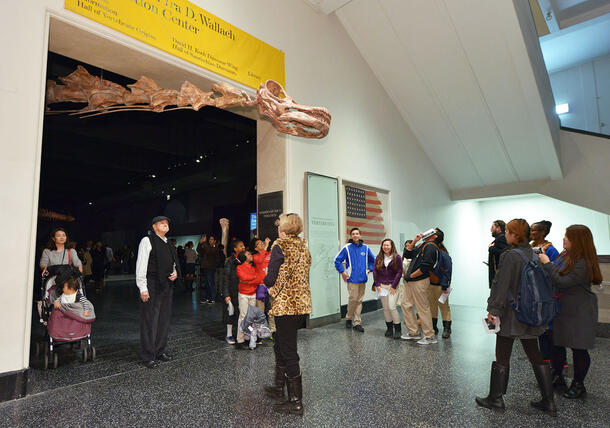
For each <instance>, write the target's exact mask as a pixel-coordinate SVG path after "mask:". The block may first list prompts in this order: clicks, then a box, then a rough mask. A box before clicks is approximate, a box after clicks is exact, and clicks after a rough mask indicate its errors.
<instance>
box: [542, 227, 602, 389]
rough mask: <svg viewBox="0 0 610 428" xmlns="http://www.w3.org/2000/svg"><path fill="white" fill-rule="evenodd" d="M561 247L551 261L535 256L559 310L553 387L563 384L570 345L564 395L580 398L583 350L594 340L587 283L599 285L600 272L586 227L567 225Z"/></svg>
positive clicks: (593, 305)
mask: <svg viewBox="0 0 610 428" xmlns="http://www.w3.org/2000/svg"><path fill="white" fill-rule="evenodd" d="M563 248H564V249H565V251H564V252H563V253H561V254H560V256H559V257H558V258H557V259H556V260H555V262H554V263H551V261H550V258H549V256H548V255H546V254H539V255H538V257H539V258H540V261H541V262H542V264H543V268H544V269H545V270H546V271H547V272H548V273H549V275H550V276H551V280H552V282H553V285H554V286H555V287H556V289H557V290H558V296H557V297H558V298H559V313H558V314H557V316H556V317H555V319H554V320H553V372H554V373H553V374H554V377H553V386H555V387H565V386H566V383H565V380H564V379H563V375H562V371H563V362H564V361H565V360H566V347H569V348H572V355H573V357H574V379H573V380H572V384H571V385H570V389H568V391H567V392H566V393H565V394H564V397H566V398H580V397H584V396H585V395H586V394H587V391H586V389H585V385H584V380H585V376H587V372H588V370H589V365H590V364H591V357H590V356H589V352H588V351H587V349H591V348H593V345H594V343H595V325H596V322H597V296H596V295H595V294H594V293H593V292H592V291H591V284H594V285H599V284H601V282H602V275H601V271H600V269H599V263H598V261H597V251H596V250H595V244H594V243H593V235H592V234H591V230H589V228H588V227H587V226H584V225H581V224H575V225H572V226H570V227H568V228H567V229H566V233H565V236H564V238H563Z"/></svg>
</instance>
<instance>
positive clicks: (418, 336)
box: [400, 334, 421, 340]
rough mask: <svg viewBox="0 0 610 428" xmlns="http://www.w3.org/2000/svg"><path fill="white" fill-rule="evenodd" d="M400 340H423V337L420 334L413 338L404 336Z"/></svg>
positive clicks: (408, 335)
mask: <svg viewBox="0 0 610 428" xmlns="http://www.w3.org/2000/svg"><path fill="white" fill-rule="evenodd" d="M400 338H401V339H402V340H419V339H421V336H420V335H419V334H416V335H415V336H411V335H410V334H403V335H402V336H400Z"/></svg>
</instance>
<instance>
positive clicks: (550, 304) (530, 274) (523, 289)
mask: <svg viewBox="0 0 610 428" xmlns="http://www.w3.org/2000/svg"><path fill="white" fill-rule="evenodd" d="M514 251H516V252H517V253H518V254H519V255H520V256H521V258H523V260H525V266H523V269H521V282H520V287H519V295H518V296H517V299H515V298H514V297H513V295H512V294H511V293H510V292H509V293H508V297H509V299H510V303H511V305H512V307H513V309H514V311H515V316H516V317H517V319H518V320H519V321H520V322H522V323H523V324H527V325H529V326H532V327H540V326H546V325H548V324H549V323H550V322H551V321H553V318H555V312H556V304H555V298H554V297H553V283H552V282H551V278H550V277H549V275H548V274H547V273H546V271H545V270H544V269H543V268H542V265H541V264H540V261H539V260H538V255H537V254H535V253H534V255H533V257H532V259H528V258H527V256H526V255H525V253H524V252H523V251H522V250H520V249H518V248H515V249H514Z"/></svg>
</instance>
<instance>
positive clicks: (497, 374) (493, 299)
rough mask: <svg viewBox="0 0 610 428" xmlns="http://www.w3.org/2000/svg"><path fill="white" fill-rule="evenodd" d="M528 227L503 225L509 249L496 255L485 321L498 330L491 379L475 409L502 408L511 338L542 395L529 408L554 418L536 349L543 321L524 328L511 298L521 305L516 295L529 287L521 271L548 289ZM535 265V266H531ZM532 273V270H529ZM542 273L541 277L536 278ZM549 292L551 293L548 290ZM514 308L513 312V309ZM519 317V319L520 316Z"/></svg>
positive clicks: (546, 371)
mask: <svg viewBox="0 0 610 428" xmlns="http://www.w3.org/2000/svg"><path fill="white" fill-rule="evenodd" d="M529 236H530V227H529V224H528V223H527V221H525V220H523V219H514V220H511V221H510V222H509V223H508V224H507V225H506V242H507V243H508V244H509V245H510V248H509V249H507V250H506V251H505V252H503V253H502V255H501V256H500V263H499V266H498V272H497V273H496V276H495V278H494V281H493V283H492V286H491V292H490V296H489V299H488V300H487V311H488V312H489V313H488V315H487V321H488V322H489V323H496V322H498V320H499V322H500V331H499V332H498V333H497V334H496V361H494V362H493V363H492V365H491V380H490V385H489V394H488V395H487V397H476V403H477V404H478V405H479V406H482V407H486V408H488V409H494V408H499V409H504V408H505V406H504V399H503V397H502V396H503V395H504V394H506V391H507V387H508V377H509V370H510V355H511V352H512V349H513V342H514V341H515V339H519V340H520V341H521V345H522V346H523V350H524V351H525V354H526V355H527V358H528V359H529V361H530V363H531V364H532V368H533V369H534V374H535V376H536V380H537V382H538V386H539V387H540V390H541V392H542V399H541V400H539V401H531V402H530V405H531V406H533V407H535V408H536V409H539V410H542V411H544V412H546V413H548V414H550V415H551V416H556V415H557V408H556V406H555V400H554V398H553V384H552V381H553V378H552V375H551V371H550V368H549V366H548V365H546V364H544V362H543V360H542V354H541V353H540V349H539V348H538V336H540V335H541V334H542V333H544V330H545V329H546V325H545V324H544V323H545V322H547V321H546V320H540V323H541V324H540V325H539V326H532V325H528V324H526V323H524V322H522V321H520V320H519V319H518V318H517V317H518V314H517V312H518V311H521V310H522V309H524V308H523V307H522V306H521V307H519V306H515V305H514V304H515V299H517V300H518V301H519V303H520V304H521V303H523V300H522V299H521V298H520V297H521V295H520V292H522V291H523V292H524V293H525V291H527V290H525V289H524V288H526V286H527V287H528V288H529V286H531V285H532V284H531V283H530V284H522V282H523V281H522V277H523V275H522V274H523V273H524V270H529V271H528V273H530V274H532V275H531V276H534V277H535V278H536V280H537V281H538V282H540V284H534V285H539V286H540V288H541V289H542V288H543V286H545V285H548V286H549V287H550V279H549V278H548V276H545V275H544V270H543V269H542V267H541V266H540V264H539V263H536V262H537V260H536V259H537V257H536V255H535V254H534V252H533V250H532V249H531V247H530V246H529ZM532 263H535V264H532ZM532 270H533V271H532ZM541 272H542V275H540V274H541ZM541 276H542V277H544V278H546V280H547V281H548V284H543V282H544V281H543V280H542V279H540V277H541ZM551 293H552V290H551ZM515 307H516V308H517V311H516V310H515ZM519 317H521V318H522V316H521V315H519Z"/></svg>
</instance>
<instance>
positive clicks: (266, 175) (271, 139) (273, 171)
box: [256, 118, 287, 209]
mask: <svg viewBox="0 0 610 428" xmlns="http://www.w3.org/2000/svg"><path fill="white" fill-rule="evenodd" d="M286 143H287V138H286V137H285V136H284V135H283V134H280V133H279V132H277V130H276V129H275V128H274V127H273V125H272V124H271V122H270V121H268V120H266V119H261V118H259V119H258V120H257V121H256V149H257V150H256V193H257V194H258V195H261V194H263V193H269V192H277V191H280V190H281V191H283V192H284V209H286V200H287V194H286V189H287V186H286Z"/></svg>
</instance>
